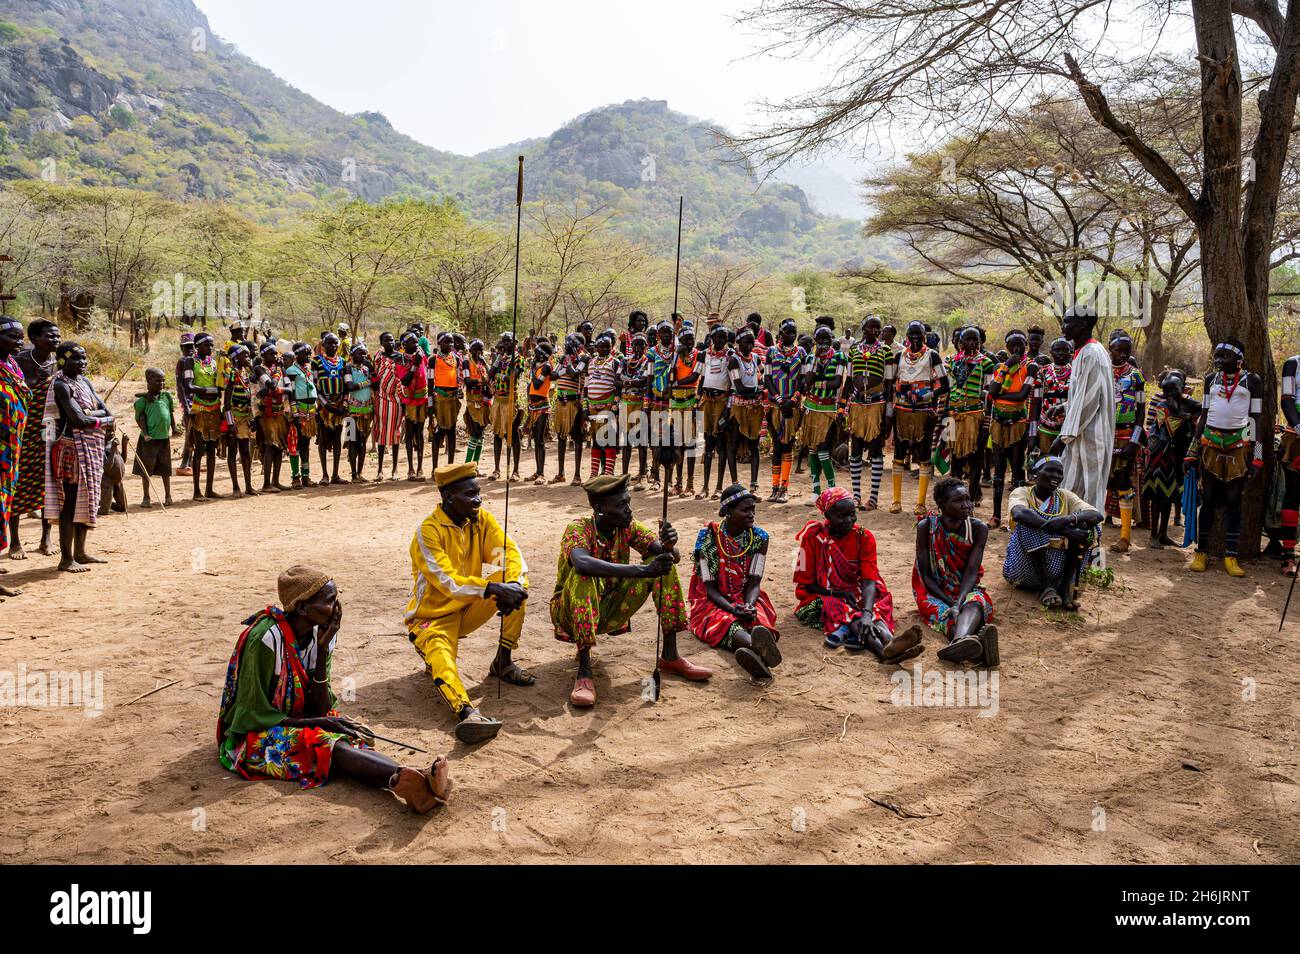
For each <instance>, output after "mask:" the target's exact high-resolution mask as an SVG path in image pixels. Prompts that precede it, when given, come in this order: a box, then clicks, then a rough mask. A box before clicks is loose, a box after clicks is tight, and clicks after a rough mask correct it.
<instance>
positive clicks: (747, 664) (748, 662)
mask: <svg viewBox="0 0 1300 954" xmlns="http://www.w3.org/2000/svg"><path fill="white" fill-rule="evenodd" d="M736 662H738V663H740V668H741V669H743V670H745V672H747V673H749V675H750V676H751V677H752V678H754V679H771V678H772V670H771V669H769V668H767V663H765V662H763V657H762V656H760V655H759V654H758V653H756V652H754V650H752V649H750V648H749V647H748V646H741V647H740V648H739V649H737V650H736Z"/></svg>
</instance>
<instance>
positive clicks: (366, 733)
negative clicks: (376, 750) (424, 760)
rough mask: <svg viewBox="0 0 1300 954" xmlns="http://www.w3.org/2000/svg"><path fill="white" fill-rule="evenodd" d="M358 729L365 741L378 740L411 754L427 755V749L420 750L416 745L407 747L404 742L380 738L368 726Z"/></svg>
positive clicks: (380, 736)
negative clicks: (408, 751)
mask: <svg viewBox="0 0 1300 954" xmlns="http://www.w3.org/2000/svg"><path fill="white" fill-rule="evenodd" d="M359 728H360V730H361V734H362V735H363V736H365V737H366V738H367V739H378V740H379V741H380V742H391V743H392V744H393V745H396V746H399V747H400V748H403V749H410V750H411V751H412V752H423V753H424V754H425V755H428V754H429V750H428V749H422V748H420V747H419V746H418V745H408V744H407V743H405V742H398V741H397V740H396V739H389V738H386V737H385V736H382V735H380V734H379V733H377V732H376V731H375V730H374V729H372V728H370V726H368V725H363V726H360V727H359Z"/></svg>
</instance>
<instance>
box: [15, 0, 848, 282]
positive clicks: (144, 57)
mask: <svg viewBox="0 0 1300 954" xmlns="http://www.w3.org/2000/svg"><path fill="white" fill-rule="evenodd" d="M519 152H523V153H525V154H526V155H527V157H528V159H527V162H528V177H527V198H529V199H537V198H541V197H552V198H563V199H572V198H574V197H580V198H583V199H586V200H587V201H590V202H601V203H604V204H606V205H609V206H612V207H614V208H615V209H617V210H618V211H619V213H620V215H619V216H618V219H617V221H618V224H619V227H620V228H621V229H622V230H623V231H624V232H626V233H627V234H628V235H630V236H632V237H636V238H641V239H645V240H648V241H654V242H656V243H663V244H668V243H670V242H671V237H672V235H673V232H674V230H675V213H676V206H677V196H678V195H685V197H686V207H687V242H688V246H689V247H690V248H691V249H692V251H695V252H700V251H707V250H710V249H715V250H718V251H720V252H724V253H728V254H735V255H744V256H748V257H753V258H757V259H760V260H763V261H765V262H767V263H769V264H771V265H773V266H781V267H791V268H793V267H798V266H802V265H817V266H823V267H835V266H839V265H842V264H848V263H854V262H859V261H861V260H862V259H863V258H864V257H865V255H866V254H867V252H868V248H869V245H868V243H867V242H866V241H865V240H863V239H862V238H861V237H860V236H859V234H858V228H857V226H856V224H855V223H853V222H851V221H848V220H846V219H842V218H837V217H833V216H824V215H821V214H819V213H818V212H817V211H816V210H815V209H814V207H813V206H812V204H811V203H810V202H809V200H808V197H807V195H806V194H805V193H804V191H803V190H802V189H800V188H799V187H798V186H796V185H792V184H789V183H781V182H767V183H764V184H762V185H761V186H760V184H759V182H758V181H757V179H756V178H755V177H754V175H753V174H752V172H751V171H750V170H749V168H748V167H747V166H746V165H745V164H744V163H743V162H742V161H740V157H738V156H736V155H734V154H731V153H729V152H728V151H727V150H725V149H724V148H722V147H721V146H720V145H719V140H718V136H717V130H716V129H715V128H714V127H712V126H711V125H709V124H708V123H705V122H700V121H698V120H695V119H692V118H690V117H687V116H684V115H682V114H680V113H677V112H674V111H672V110H670V109H669V108H668V104H667V103H666V102H662V101H649V100H641V101H632V102H627V103H623V104H621V105H616V106H608V107H604V108H601V109H596V110H593V111H591V112H589V113H587V114H585V115H583V116H580V117H578V118H577V119H574V120H573V121H571V122H569V123H567V124H566V125H565V126H564V127H562V128H561V129H559V130H557V131H556V132H555V133H553V134H552V135H551V136H549V137H546V138H544V139H536V140H530V141H527V142H524V143H516V144H513V145H511V146H505V147H502V148H499V149H494V150H491V151H489V152H485V153H481V154H479V155H477V156H472V157H471V156H459V155H456V154H453V153H450V152H443V151H440V150H437V149H434V148H431V147H429V146H426V145H424V144H422V143H419V142H416V141H415V140H413V139H411V138H410V137H408V136H404V135H402V134H401V133H400V132H398V131H397V130H395V129H393V128H392V125H391V124H390V123H389V122H388V120H387V119H386V118H385V117H384V116H383V115H382V114H381V113H378V112H363V113H358V114H355V115H347V114H344V113H341V112H339V111H337V110H334V109H332V108H330V107H328V106H326V105H324V104H323V103H320V102H318V101H317V100H315V99H313V98H312V97H311V96H309V95H307V94H306V93H304V92H302V91H300V90H297V89H295V88H294V87H292V86H290V85H289V84H287V83H285V82H284V81H283V80H281V79H280V78H278V77H277V76H275V74H273V73H271V72H270V71H269V70H267V69H265V68H263V67H261V66H259V65H258V64H256V63H254V62H253V61H252V60H250V59H249V58H248V57H246V56H244V55H243V54H242V53H240V52H239V51H238V50H237V49H236V48H235V47H233V46H231V45H230V44H227V43H225V42H224V41H222V40H221V39H220V38H219V37H217V36H215V35H214V34H213V33H212V30H211V28H210V27H209V25H208V22H207V18H206V17H205V16H204V15H203V13H202V12H201V11H200V10H199V9H198V8H197V7H195V5H194V4H193V3H192V2H191V0H0V179H22V178H37V177H42V176H44V177H46V178H49V177H51V176H53V177H57V178H58V179H59V180H61V181H68V182H74V183H83V184H89V185H116V186H127V187H131V188H140V189H147V190H151V191H156V192H159V193H162V194H165V195H168V196H169V197H172V198H177V199H184V198H187V197H190V198H211V199H221V200H224V201H227V202H230V203H231V204H233V205H235V206H236V207H237V208H239V209H240V210H241V211H243V212H244V213H245V214H248V215H251V216H253V217H255V218H257V219H260V220H262V221H265V222H269V223H276V222H280V221H283V220H285V219H287V218H290V217H292V216H293V215H295V214H297V213H298V212H299V211H301V210H303V209H305V208H309V207H310V206H311V205H312V204H313V203H315V202H317V201H320V200H321V199H325V198H328V197H330V196H331V195H333V194H336V193H340V192H347V193H352V194H355V195H359V196H361V197H362V198H365V199H367V200H371V201H375V200H379V199H382V198H385V197H387V196H392V195H403V194H405V195H417V196H426V197H439V198H441V197H451V198H453V199H455V200H456V202H457V203H458V204H460V205H461V206H462V207H463V208H464V209H466V211H468V212H469V213H470V214H472V215H477V216H484V217H490V216H497V215H500V214H502V213H504V212H506V211H508V209H509V207H510V206H511V205H512V204H513V201H514V163H515V159H514V157H515V156H516V155H517V154H518V153H519Z"/></svg>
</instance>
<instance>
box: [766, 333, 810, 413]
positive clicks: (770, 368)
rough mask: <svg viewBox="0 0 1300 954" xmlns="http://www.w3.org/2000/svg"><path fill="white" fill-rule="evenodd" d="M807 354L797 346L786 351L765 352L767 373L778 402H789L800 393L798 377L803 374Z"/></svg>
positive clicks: (782, 349) (801, 388)
mask: <svg viewBox="0 0 1300 954" xmlns="http://www.w3.org/2000/svg"><path fill="white" fill-rule="evenodd" d="M807 357H808V353H807V352H806V351H804V350H803V348H800V347H799V346H798V345H795V347H794V348H793V349H792V350H790V351H786V350H785V349H784V348H782V347H779V346H778V347H776V348H771V349H769V350H768V352H767V373H768V374H769V375H770V376H771V378H772V387H773V391H774V392H775V394H776V399H777V400H778V401H789V400H791V399H792V398H794V396H795V395H796V394H799V393H800V392H802V390H803V387H802V385H801V383H800V379H799V376H800V374H801V373H802V372H803V366H804V361H805V360H806V359H807Z"/></svg>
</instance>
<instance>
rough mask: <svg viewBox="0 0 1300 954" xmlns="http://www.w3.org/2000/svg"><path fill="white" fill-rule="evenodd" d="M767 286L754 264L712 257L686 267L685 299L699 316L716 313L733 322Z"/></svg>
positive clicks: (683, 279)
mask: <svg viewBox="0 0 1300 954" xmlns="http://www.w3.org/2000/svg"><path fill="white" fill-rule="evenodd" d="M763 285H764V278H763V275H762V274H761V273H760V272H759V270H758V268H757V267H756V266H755V265H753V264H751V263H746V262H733V261H729V260H727V259H724V258H711V259H705V260H704V261H698V260H697V261H691V262H687V263H683V264H682V291H683V293H684V294H683V296H682V297H683V298H684V299H685V301H686V302H688V303H689V307H692V308H694V309H695V314H697V315H710V314H713V313H715V312H716V313H717V314H719V315H721V316H722V320H723V321H726V322H729V321H731V320H732V319H733V318H735V317H737V316H738V314H739V313H740V311H741V303H742V302H745V301H748V300H749V299H750V298H752V297H753V296H754V295H755V294H756V293H757V292H759V291H760V289H761V288H762V287H763Z"/></svg>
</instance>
